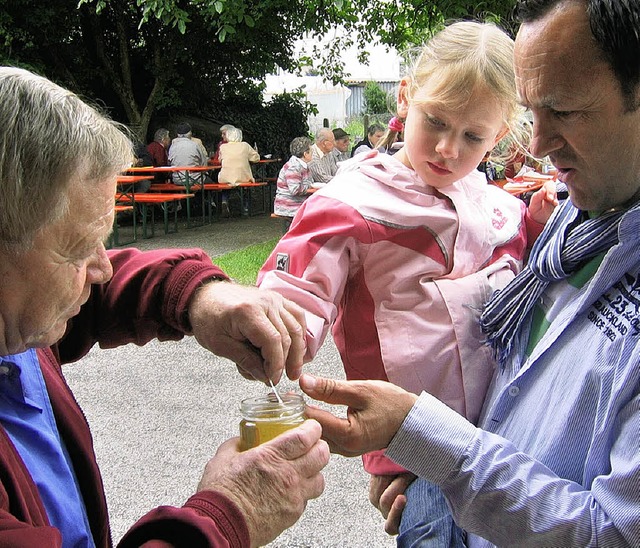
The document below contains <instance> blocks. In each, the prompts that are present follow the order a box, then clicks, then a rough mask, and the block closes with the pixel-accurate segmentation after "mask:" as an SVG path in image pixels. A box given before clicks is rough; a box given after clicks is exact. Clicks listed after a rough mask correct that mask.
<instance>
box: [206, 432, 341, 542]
mask: <svg viewBox="0 0 640 548" xmlns="http://www.w3.org/2000/svg"><path fill="white" fill-rule="evenodd" d="M321 433H322V430H321V428H320V425H319V424H318V423H317V422H315V421H305V422H304V423H303V424H302V425H301V426H299V427H297V428H294V429H293V430H288V431H287V432H285V433H284V434H281V435H280V436H278V437H277V438H275V439H273V440H271V441H269V442H266V443H263V444H262V445H259V446H258V447H256V448H254V449H249V450H248V451H244V452H242V453H240V452H239V451H238V447H239V444H238V442H239V438H233V439H231V440H228V441H226V442H225V443H223V444H222V445H221V446H220V447H219V448H218V451H217V452H216V455H215V456H214V457H213V458H212V459H211V460H210V461H209V462H208V463H207V466H206V467H205V471H204V475H203V476H202V479H201V480H200V484H199V485H198V491H204V490H212V491H217V492H219V493H222V494H223V495H225V496H227V497H228V498H229V499H231V500H232V501H233V502H235V503H236V504H237V505H238V507H239V508H240V511H241V512H242V514H243V516H244V517H245V519H246V522H247V526H248V528H249V536H250V539H251V546H264V545H265V544H268V543H269V542H271V541H272V540H273V539H275V538H276V537H277V536H278V535H279V534H280V533H282V531H284V530H285V529H287V528H288V527H291V526H292V525H293V524H294V523H295V522H296V521H298V518H299V517H300V516H301V515H302V512H303V511H304V509H305V507H306V505H307V501H308V500H309V499H314V498H317V497H319V496H320V495H321V494H322V491H323V490H324V478H323V476H322V474H321V473H320V471H321V470H322V469H323V468H324V467H325V466H326V465H327V463H328V462H329V456H330V455H329V448H328V447H327V444H326V443H325V442H324V441H322V440H321V439H320V435H321Z"/></svg>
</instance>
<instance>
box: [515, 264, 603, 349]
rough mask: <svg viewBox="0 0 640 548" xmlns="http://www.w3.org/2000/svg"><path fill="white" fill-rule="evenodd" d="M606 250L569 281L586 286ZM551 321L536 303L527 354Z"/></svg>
mask: <svg viewBox="0 0 640 548" xmlns="http://www.w3.org/2000/svg"><path fill="white" fill-rule="evenodd" d="M605 254H606V253H605V252H603V253H601V254H600V255H596V256H595V257H593V258H592V259H590V260H589V261H587V262H586V263H585V265H584V266H582V267H581V268H580V269H578V270H576V271H575V272H574V273H573V274H572V275H571V276H569V277H568V278H567V283H569V284H570V285H572V286H573V287H575V288H576V289H580V288H581V287H582V286H584V285H585V284H586V283H587V282H588V281H589V280H590V279H591V278H592V277H593V275H594V274H595V273H596V271H597V270H598V268H599V267H600V264H601V263H602V260H603V259H604V256H605ZM549 325H551V322H550V321H549V320H548V319H547V318H546V317H545V314H544V309H543V308H542V307H541V306H540V305H539V304H536V305H535V308H534V310H533V318H532V320H531V330H530V331H529V342H528V344H527V350H526V355H527V356H530V355H531V353H532V352H533V349H534V348H535V347H536V345H537V344H538V343H539V342H540V339H542V337H543V336H544V334H545V333H546V332H547V329H549Z"/></svg>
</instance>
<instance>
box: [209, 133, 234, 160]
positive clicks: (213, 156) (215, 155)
mask: <svg viewBox="0 0 640 548" xmlns="http://www.w3.org/2000/svg"><path fill="white" fill-rule="evenodd" d="M232 128H233V126H232V125H231V124H224V125H222V126H220V137H221V141H220V142H219V143H218V145H217V146H216V150H215V152H212V153H211V158H210V159H209V163H210V164H211V165H219V164H220V147H221V146H222V145H224V144H225V143H228V140H227V131H229V130H230V129H232Z"/></svg>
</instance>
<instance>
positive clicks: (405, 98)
mask: <svg viewBox="0 0 640 548" xmlns="http://www.w3.org/2000/svg"><path fill="white" fill-rule="evenodd" d="M410 85H411V79H410V78H408V77H405V78H403V79H402V80H401V81H400V88H399V89H398V102H397V105H396V111H397V114H398V117H400V118H402V119H403V120H406V118H407V113H408V112H409V86H410Z"/></svg>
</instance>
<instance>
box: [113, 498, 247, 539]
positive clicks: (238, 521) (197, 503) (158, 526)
mask: <svg viewBox="0 0 640 548" xmlns="http://www.w3.org/2000/svg"><path fill="white" fill-rule="evenodd" d="M139 546H142V547H144V548H169V547H176V548H177V547H184V548H227V547H229V548H244V547H248V546H250V538H249V530H248V529H247V525H246V522H245V519H244V517H243V516H242V514H241V513H240V510H239V509H238V507H237V506H236V505H235V504H234V503H233V502H231V501H230V500H229V499H228V498H227V497H225V496H223V495H222V494H220V493H216V492H214V491H202V492H200V493H197V494H195V495H194V496H192V497H191V498H190V499H189V500H188V501H187V503H186V504H185V505H184V506H183V507H182V508H175V507H172V506H160V507H158V508H156V509H154V510H152V511H151V512H149V513H148V514H146V515H145V516H143V517H142V518H141V519H140V520H138V522H137V523H136V524H134V526H133V527H132V528H131V529H130V530H129V531H128V532H127V533H126V534H125V535H124V537H123V538H122V540H121V541H120V543H119V544H118V548H137V547H139Z"/></svg>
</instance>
